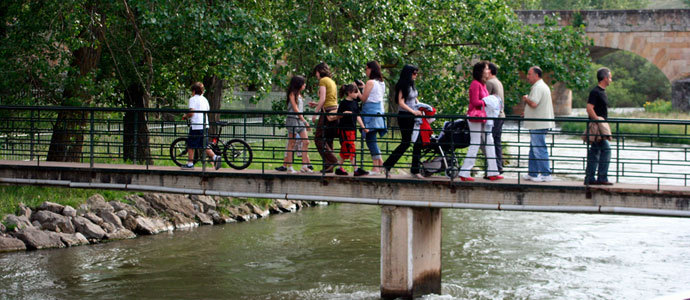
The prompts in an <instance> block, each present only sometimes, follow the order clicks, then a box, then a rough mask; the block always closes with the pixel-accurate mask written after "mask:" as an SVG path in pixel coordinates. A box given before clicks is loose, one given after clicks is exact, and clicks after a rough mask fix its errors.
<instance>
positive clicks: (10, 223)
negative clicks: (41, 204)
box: [2, 215, 34, 231]
mask: <svg viewBox="0 0 690 300" xmlns="http://www.w3.org/2000/svg"><path fill="white" fill-rule="evenodd" d="M2 222H3V223H4V224H5V226H7V228H6V230H8V231H15V230H21V229H25V228H31V227H34V226H33V225H32V224H31V221H29V218H27V217H26V216H15V215H5V218H4V219H3V221H2Z"/></svg>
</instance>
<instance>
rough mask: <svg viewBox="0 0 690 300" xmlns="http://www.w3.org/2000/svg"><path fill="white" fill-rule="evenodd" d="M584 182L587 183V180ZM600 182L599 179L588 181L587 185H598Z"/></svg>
mask: <svg viewBox="0 0 690 300" xmlns="http://www.w3.org/2000/svg"><path fill="white" fill-rule="evenodd" d="M584 184H585V185H587V181H585V183H584ZM600 184H601V183H599V181H590V182H589V185H600Z"/></svg>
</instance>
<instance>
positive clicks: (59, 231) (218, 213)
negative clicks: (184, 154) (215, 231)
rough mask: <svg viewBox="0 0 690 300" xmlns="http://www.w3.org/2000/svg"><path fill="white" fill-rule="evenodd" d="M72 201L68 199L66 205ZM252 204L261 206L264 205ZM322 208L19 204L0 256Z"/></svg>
mask: <svg viewBox="0 0 690 300" xmlns="http://www.w3.org/2000/svg"><path fill="white" fill-rule="evenodd" d="M110 196H112V195H110ZM56 198H57V196H56ZM58 199H61V200H64V199H62V198H58ZM73 201H74V199H72V198H70V202H73ZM255 202H264V204H265V205H261V204H258V203H255ZM322 204H325V203H322V202H307V201H289V200H263V199H262V200H260V201H257V200H253V201H246V200H243V199H237V198H229V197H217V196H213V197H212V196H200V195H179V194H157V193H142V194H129V195H126V196H124V197H123V198H119V199H118V200H110V201H108V199H106V198H105V197H104V196H103V195H101V194H99V193H95V194H93V195H91V196H90V197H89V198H88V199H87V200H86V201H84V202H83V203H80V204H78V205H74V206H72V205H69V204H67V205H64V204H60V203H55V202H50V201H44V202H41V204H40V205H37V206H27V205H25V204H23V203H20V204H18V205H17V208H16V213H15V214H5V215H4V216H3V218H2V223H0V252H9V251H22V250H38V249H49V248H65V247H73V246H80V245H85V244H97V243H103V242H109V241H114V240H122V239H131V238H135V237H137V236H140V235H154V234H158V233H161V232H169V231H173V230H179V229H188V228H194V227H197V226H202V225H218V224H226V223H235V222H246V221H250V220H253V219H258V218H265V217H268V216H269V215H271V214H282V213H288V212H296V211H298V210H300V209H302V208H303V207H309V206H314V205H322Z"/></svg>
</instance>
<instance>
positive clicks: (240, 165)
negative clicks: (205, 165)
mask: <svg viewBox="0 0 690 300" xmlns="http://www.w3.org/2000/svg"><path fill="white" fill-rule="evenodd" d="M214 124H215V125H218V133H217V134H214V135H213V136H209V141H208V143H209V144H208V146H209V148H211V150H213V153H215V154H216V155H222V156H223V159H224V160H225V162H226V163H227V164H228V165H229V166H230V167H232V168H233V169H235V170H242V169H245V168H247V167H249V164H251V163H252V158H253V153H252V148H251V147H250V146H249V144H247V142H245V141H244V140H242V139H232V140H230V141H229V142H227V143H225V142H223V141H222V140H221V139H220V134H221V132H222V130H223V127H224V126H226V125H228V122H224V121H219V122H214ZM187 126H191V124H190V123H189V122H187ZM195 150H196V151H194V152H195V153H194V163H195V164H196V163H197V162H198V161H199V160H200V159H201V157H203V153H202V150H204V149H195ZM187 153H188V152H187V138H186V137H181V138H177V139H175V140H174V141H173V142H172V144H170V158H171V159H172V161H173V162H174V163H175V164H176V165H177V166H182V165H184V164H186V163H187V160H188V155H187ZM207 162H209V163H213V161H212V160H211V158H210V157H207Z"/></svg>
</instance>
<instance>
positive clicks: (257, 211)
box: [244, 202, 270, 218]
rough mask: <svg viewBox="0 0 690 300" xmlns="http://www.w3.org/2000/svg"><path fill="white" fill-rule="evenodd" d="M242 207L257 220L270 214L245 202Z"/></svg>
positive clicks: (266, 210)
mask: <svg viewBox="0 0 690 300" xmlns="http://www.w3.org/2000/svg"><path fill="white" fill-rule="evenodd" d="M244 206H246V207H247V208H248V209H249V211H250V212H251V213H252V214H254V215H256V216H257V217H259V218H265V217H267V216H268V215H269V214H270V213H269V211H268V209H263V208H261V207H259V206H258V205H256V204H254V203H250V202H247V203H245V204H244Z"/></svg>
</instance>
